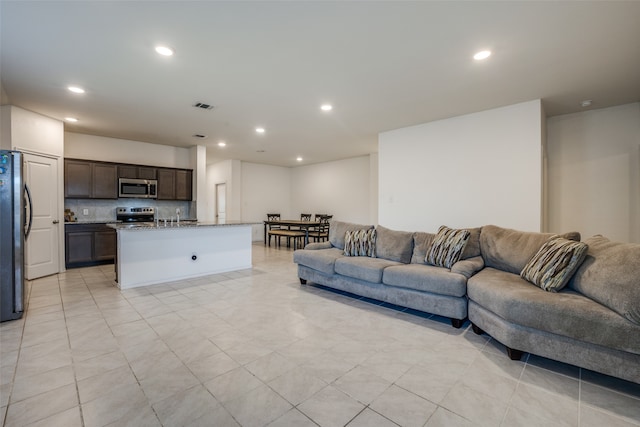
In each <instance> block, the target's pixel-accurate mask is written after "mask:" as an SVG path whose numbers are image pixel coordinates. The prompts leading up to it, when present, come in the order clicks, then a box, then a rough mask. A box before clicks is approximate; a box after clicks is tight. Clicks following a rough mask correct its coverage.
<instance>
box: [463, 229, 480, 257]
mask: <svg viewBox="0 0 640 427" xmlns="http://www.w3.org/2000/svg"><path fill="white" fill-rule="evenodd" d="M466 230H469V240H467V244H466V245H465V247H464V251H462V256H461V257H460V259H468V258H473V257H477V256H480V254H481V252H480V232H481V231H482V227H475V228H466Z"/></svg>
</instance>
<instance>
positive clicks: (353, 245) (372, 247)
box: [344, 228, 376, 257]
mask: <svg viewBox="0 0 640 427" xmlns="http://www.w3.org/2000/svg"><path fill="white" fill-rule="evenodd" d="M344 254H345V255H346V256H369V257H375V256H376V230H375V229H374V228H372V229H369V230H353V231H347V232H346V233H345V234H344Z"/></svg>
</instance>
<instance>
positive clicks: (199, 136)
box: [191, 133, 207, 139]
mask: <svg viewBox="0 0 640 427" xmlns="http://www.w3.org/2000/svg"><path fill="white" fill-rule="evenodd" d="M191 136H192V137H194V138H199V139H205V138H206V137H207V135H203V134H201V133H196V134H193V135H191Z"/></svg>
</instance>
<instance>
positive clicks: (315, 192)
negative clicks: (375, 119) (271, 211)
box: [291, 156, 373, 224]
mask: <svg viewBox="0 0 640 427" xmlns="http://www.w3.org/2000/svg"><path fill="white" fill-rule="evenodd" d="M370 175H371V174H370V157H369V156H362V157H354V158H351V159H345V160H338V161H334V162H327V163H319V164H315V165H309V166H299V167H296V168H293V169H291V216H292V217H298V218H299V217H300V213H303V212H305V213H311V214H315V213H328V214H331V215H333V218H334V219H338V220H340V221H349V222H357V223H363V224H370V223H373V222H372V215H371V212H370V203H369V201H370V194H369V192H370V190H371V188H372V187H371V179H370Z"/></svg>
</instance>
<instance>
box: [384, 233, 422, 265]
mask: <svg viewBox="0 0 640 427" xmlns="http://www.w3.org/2000/svg"><path fill="white" fill-rule="evenodd" d="M376 230H377V237H376V256H377V257H378V258H384V259H388V260H390V261H398V262H402V263H405V264H408V263H409V262H411V254H412V253H413V233H411V232H408V231H396V230H391V229H389V228H386V227H383V226H381V225H379V226H378V227H377V228H376Z"/></svg>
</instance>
